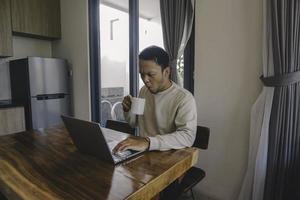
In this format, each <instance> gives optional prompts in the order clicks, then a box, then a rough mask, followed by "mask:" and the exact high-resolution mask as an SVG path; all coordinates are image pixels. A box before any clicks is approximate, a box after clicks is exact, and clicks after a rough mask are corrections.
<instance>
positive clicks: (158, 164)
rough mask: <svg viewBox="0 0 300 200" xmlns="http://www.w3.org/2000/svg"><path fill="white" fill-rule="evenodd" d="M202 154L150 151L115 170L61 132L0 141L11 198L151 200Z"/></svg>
mask: <svg viewBox="0 0 300 200" xmlns="http://www.w3.org/2000/svg"><path fill="white" fill-rule="evenodd" d="M197 159H198V150H197V149H195V148H186V149H181V150H171V151H165V152H154V151H153V152H146V153H144V154H143V155H141V156H139V157H136V158H133V159H131V160H129V161H127V162H125V163H122V164H119V165H117V166H114V165H113V164H111V163H108V162H105V161H101V160H99V159H97V158H94V157H92V156H89V155H85V154H82V153H80V152H78V151H77V149H76V147H75V146H74V145H73V143H72V141H71V140H70V138H69V135H68V134H67V131H66V130H65V128H63V127H56V128H51V129H47V130H45V131H43V132H39V131H28V132H21V133H17V134H12V135H7V136H2V137H0V191H1V193H3V194H4V195H5V196H6V197H7V198H8V199H30V200H35V199H36V200H37V199H39V200H40V199H43V200H47V199H49V200H50V199H85V200H86V199H151V198H152V197H153V196H155V195H156V194H157V193H159V192H160V191H162V190H163V189H164V188H165V187H166V186H168V185H169V184H170V183H171V182H173V181H174V180H176V179H177V178H178V177H180V176H181V175H182V174H183V173H184V172H185V171H187V170H188V169H189V168H190V167H191V166H193V165H194V164H195V163H196V162H197Z"/></svg>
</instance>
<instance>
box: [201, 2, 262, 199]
mask: <svg viewBox="0 0 300 200" xmlns="http://www.w3.org/2000/svg"><path fill="white" fill-rule="evenodd" d="M195 48H196V50H195V51H196V55H195V97H196V101H197V107H198V124H199V125H205V126H208V127H210V129H211V135H210V143H209V149H208V150H205V151H200V157H199V162H198V165H199V166H201V167H202V168H204V169H205V171H206V178H205V179H204V180H203V182H202V183H201V184H199V185H197V191H198V192H199V191H200V192H201V193H203V194H205V195H207V196H210V197H213V198H215V199H222V200H234V199H236V197H237V195H238V192H239V190H240V186H241V183H242V179H243V176H244V173H245V170H246V165H247V157H248V146H249V145H248V142H249V126H250V121H249V120H250V109H251V106H252V104H253V103H254V101H255V100H256V98H257V96H258V94H259V92H260V89H261V83H260V81H259V76H260V74H261V73H262V72H261V71H262V56H261V54H262V3H261V1H260V0H251V1H249V0H226V1H224V0H201V1H197V2H196V44H195Z"/></svg>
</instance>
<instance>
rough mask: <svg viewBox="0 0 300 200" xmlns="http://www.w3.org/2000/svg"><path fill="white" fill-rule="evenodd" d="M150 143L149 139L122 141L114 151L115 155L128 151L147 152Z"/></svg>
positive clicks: (130, 138) (129, 138)
mask: <svg viewBox="0 0 300 200" xmlns="http://www.w3.org/2000/svg"><path fill="white" fill-rule="evenodd" d="M149 145H150V142H149V139H147V138H144V137H132V136H131V137H128V138H126V139H125V140H123V141H121V142H120V143H119V144H117V145H116V146H115V148H114V149H113V153H117V152H120V151H125V150H127V149H131V150H135V151H145V150H147V149H148V148H149Z"/></svg>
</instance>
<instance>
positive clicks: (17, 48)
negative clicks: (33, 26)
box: [0, 36, 52, 100]
mask: <svg viewBox="0 0 300 200" xmlns="http://www.w3.org/2000/svg"><path fill="white" fill-rule="evenodd" d="M28 56H40V57H51V56H52V53H51V42H50V41H46V40H38V39H32V38H25V37H18V36H13V57H9V58H5V59H0V100H7V99H11V92H10V77H9V64H8V61H9V60H13V59H19V58H25V57H28Z"/></svg>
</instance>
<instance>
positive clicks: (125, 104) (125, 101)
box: [122, 95, 132, 112]
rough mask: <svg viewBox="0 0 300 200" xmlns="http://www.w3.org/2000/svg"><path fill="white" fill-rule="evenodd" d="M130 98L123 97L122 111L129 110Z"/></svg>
mask: <svg viewBox="0 0 300 200" xmlns="http://www.w3.org/2000/svg"><path fill="white" fill-rule="evenodd" d="M131 98H132V96H130V95H127V96H125V97H124V99H123V102H122V106H123V111H124V112H128V111H129V110H130V109H131Z"/></svg>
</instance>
